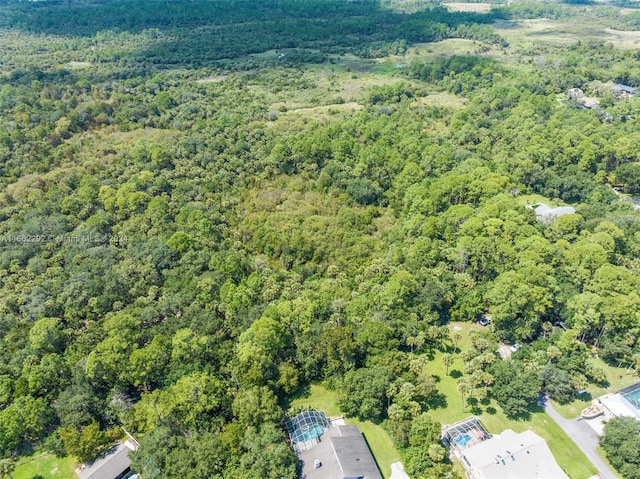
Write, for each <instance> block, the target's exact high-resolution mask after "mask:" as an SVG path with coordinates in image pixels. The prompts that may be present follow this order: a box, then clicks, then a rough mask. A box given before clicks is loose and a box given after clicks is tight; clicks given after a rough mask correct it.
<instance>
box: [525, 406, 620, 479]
mask: <svg viewBox="0 0 640 479" xmlns="http://www.w3.org/2000/svg"><path fill="white" fill-rule="evenodd" d="M538 404H540V406H541V407H543V408H544V411H545V412H546V413H547V414H548V415H549V417H551V419H553V420H554V421H555V422H556V424H557V425H558V426H560V428H562V430H563V431H564V432H565V433H567V436H569V437H570V438H571V440H572V441H573V442H575V443H576V446H578V448H580V450H581V451H582V452H583V453H584V455H585V456H587V458H589V460H590V461H591V464H593V465H594V466H595V468H596V469H597V470H598V477H600V479H617V476H616V475H615V474H614V473H613V471H612V470H611V469H610V468H609V466H607V465H606V464H605V463H604V461H603V460H602V459H601V458H600V456H598V453H597V452H596V447H598V444H599V440H600V438H599V437H598V435H597V434H596V432H595V431H594V430H593V428H591V427H590V426H589V425H588V424H587V423H585V422H583V421H578V420H577V419H565V418H563V417H562V416H561V415H560V413H558V411H556V410H555V409H554V408H553V406H552V405H551V401H549V400H548V399H547V397H546V396H545V395H543V394H541V395H540V397H539V398H538Z"/></svg>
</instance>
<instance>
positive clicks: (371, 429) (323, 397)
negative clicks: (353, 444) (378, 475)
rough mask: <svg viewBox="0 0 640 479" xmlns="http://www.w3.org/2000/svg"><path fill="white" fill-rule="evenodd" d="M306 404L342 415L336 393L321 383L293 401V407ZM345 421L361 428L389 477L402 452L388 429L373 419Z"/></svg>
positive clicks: (326, 412)
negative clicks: (392, 466)
mask: <svg viewBox="0 0 640 479" xmlns="http://www.w3.org/2000/svg"><path fill="white" fill-rule="evenodd" d="M305 406H309V407H312V408H314V409H317V410H318V411H322V412H324V413H325V414H326V415H327V416H329V417H331V416H340V415H341V412H340V408H339V407H338V400H337V397H336V394H335V393H334V392H333V391H329V390H328V389H326V388H325V387H324V386H322V385H320V384H312V385H311V387H310V388H309V391H308V393H307V394H305V395H304V396H303V397H298V398H296V399H294V400H293V401H291V407H305ZM345 421H346V423H347V424H352V425H354V426H358V427H359V428H360V431H361V432H362V434H363V435H364V437H365V439H366V440H367V442H368V443H369V447H370V448H371V452H372V453H373V457H374V458H375V460H376V462H377V463H378V467H379V468H380V470H381V471H382V474H383V476H384V477H389V476H390V475H391V464H392V463H394V462H398V461H400V454H398V451H397V450H396V448H395V446H394V444H393V441H392V440H391V437H390V436H389V434H388V433H387V431H385V430H384V429H382V427H381V426H379V425H377V424H374V423H373V422H371V421H359V420H357V419H354V418H348V419H346V418H345Z"/></svg>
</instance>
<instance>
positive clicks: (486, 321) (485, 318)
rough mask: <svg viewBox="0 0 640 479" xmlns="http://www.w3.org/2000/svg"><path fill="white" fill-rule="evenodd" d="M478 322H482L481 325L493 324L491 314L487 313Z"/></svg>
mask: <svg viewBox="0 0 640 479" xmlns="http://www.w3.org/2000/svg"><path fill="white" fill-rule="evenodd" d="M478 322H479V323H480V325H481V326H489V325H490V324H491V316H489V315H488V314H485V315H484V316H482V317H481V318H480V321H478Z"/></svg>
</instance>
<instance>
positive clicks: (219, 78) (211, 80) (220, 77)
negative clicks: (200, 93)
mask: <svg viewBox="0 0 640 479" xmlns="http://www.w3.org/2000/svg"><path fill="white" fill-rule="evenodd" d="M227 78H229V75H214V76H210V77H205V78H200V79H199V80H196V83H220V82H221V81H225V80H226V79H227Z"/></svg>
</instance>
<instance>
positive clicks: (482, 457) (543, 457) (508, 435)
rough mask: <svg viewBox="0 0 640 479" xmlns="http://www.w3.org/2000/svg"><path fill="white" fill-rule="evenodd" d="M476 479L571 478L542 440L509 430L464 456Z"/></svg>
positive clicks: (528, 433)
mask: <svg viewBox="0 0 640 479" xmlns="http://www.w3.org/2000/svg"><path fill="white" fill-rule="evenodd" d="M461 456H462V462H463V464H464V466H465V468H466V469H467V472H468V477H470V478H473V479H551V478H553V479H569V476H567V475H566V474H565V472H564V471H563V470H562V469H561V468H560V466H558V463H557V462H556V460H555V458H554V457H553V454H551V450H550V449H549V447H548V446H547V443H546V442H545V440H544V439H543V438H541V437H540V436H538V435H537V434H536V433H534V432H532V431H524V432H522V433H519V434H518V433H516V432H514V431H512V430H511V429H506V430H505V431H503V432H502V434H500V435H494V436H493V437H492V438H491V439H488V440H486V441H484V442H481V443H480V444H477V445H475V446H473V447H470V448H469V449H465V450H464V451H462V453H461Z"/></svg>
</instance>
